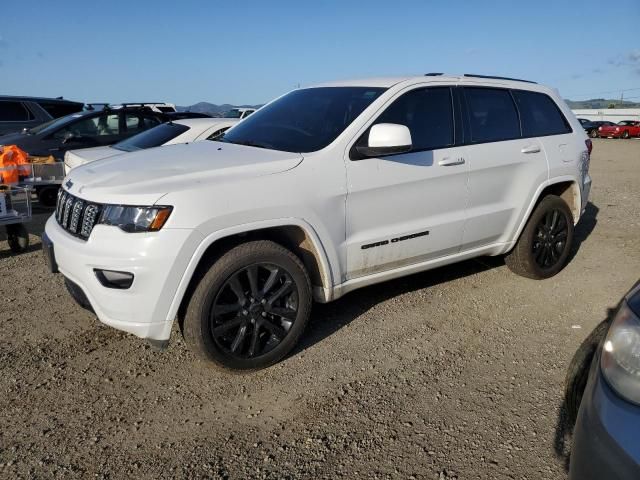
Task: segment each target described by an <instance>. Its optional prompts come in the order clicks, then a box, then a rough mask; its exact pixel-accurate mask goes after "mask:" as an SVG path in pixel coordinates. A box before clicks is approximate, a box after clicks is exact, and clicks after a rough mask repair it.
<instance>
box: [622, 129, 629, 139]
mask: <svg viewBox="0 0 640 480" xmlns="http://www.w3.org/2000/svg"><path fill="white" fill-rule="evenodd" d="M622 138H629V130H625V131H624V132H622Z"/></svg>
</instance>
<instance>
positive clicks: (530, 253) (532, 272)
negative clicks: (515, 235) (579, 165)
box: [505, 195, 573, 280]
mask: <svg viewBox="0 0 640 480" xmlns="http://www.w3.org/2000/svg"><path fill="white" fill-rule="evenodd" d="M572 242H573V216H572V215H571V210H569V207H568V206H567V204H566V203H565V201H564V200H562V199H561V198H560V197H558V196H556V195H547V196H546V197H544V198H543V199H542V200H541V201H540V203H538V205H537V206H536V208H535V209H534V210H533V213H532V214H531V216H530V217H529V220H528V221H527V224H526V225H525V227H524V230H523V231H522V233H521V234H520V238H519V239H518V241H517V243H516V246H515V247H514V248H513V250H511V251H510V252H509V253H508V254H507V255H506V256H505V263H506V264H507V266H508V267H509V269H510V270H511V271H512V272H514V273H516V274H518V275H520V276H523V277H527V278H532V279H535V280H541V279H543V278H549V277H553V276H554V275H555V274H557V273H558V272H559V271H560V270H562V268H563V267H564V265H565V263H566V261H567V257H568V256H569V251H570V250H571V244H572Z"/></svg>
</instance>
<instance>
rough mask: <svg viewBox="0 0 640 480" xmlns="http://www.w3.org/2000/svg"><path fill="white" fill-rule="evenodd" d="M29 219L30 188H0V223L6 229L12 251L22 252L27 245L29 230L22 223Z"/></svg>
mask: <svg viewBox="0 0 640 480" xmlns="http://www.w3.org/2000/svg"><path fill="white" fill-rule="evenodd" d="M30 220H31V189H30V188H29V187H10V188H8V189H6V188H5V189H0V225H4V226H5V228H6V229H7V241H8V242H9V248H10V249H11V251H12V252H14V253H20V252H24V251H25V250H26V249H27V248H28V247H29V232H27V229H26V228H25V227H24V224H25V223H26V222H29V221H30Z"/></svg>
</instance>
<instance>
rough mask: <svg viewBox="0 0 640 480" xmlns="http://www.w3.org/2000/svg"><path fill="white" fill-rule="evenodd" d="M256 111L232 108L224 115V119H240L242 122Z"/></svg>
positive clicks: (253, 109)
mask: <svg viewBox="0 0 640 480" xmlns="http://www.w3.org/2000/svg"><path fill="white" fill-rule="evenodd" d="M255 111H256V109H255V108H232V109H231V110H229V111H228V112H227V113H225V114H224V118H238V119H240V120H242V119H243V118H247V117H248V116H249V115H251V114H252V113H253V112H255Z"/></svg>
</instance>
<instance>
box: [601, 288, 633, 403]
mask: <svg viewBox="0 0 640 480" xmlns="http://www.w3.org/2000/svg"><path fill="white" fill-rule="evenodd" d="M635 293H636V294H637V295H640V291H639V290H637V289H636V292H635ZM600 366H601V369H602V374H603V375H604V378H605V379H606V380H607V382H608V383H609V385H611V387H612V388H613V389H614V390H615V391H616V392H618V394H620V396H622V397H623V398H625V399H627V400H628V401H630V402H633V403H637V404H640V319H639V318H638V316H637V315H636V314H635V313H634V312H633V311H632V310H631V309H630V308H629V304H628V303H627V300H623V302H622V306H621V307H620V310H619V311H618V313H617V315H616V318H615V319H614V320H613V323H612V324H611V327H610V328H609V333H608V334H607V338H606V339H605V342H604V345H603V348H602V358H601V361H600Z"/></svg>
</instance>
